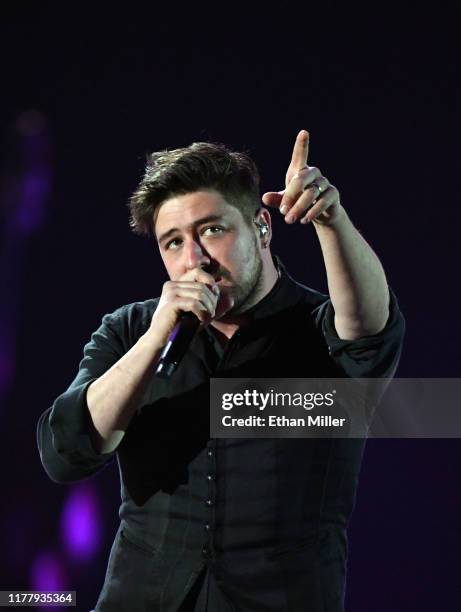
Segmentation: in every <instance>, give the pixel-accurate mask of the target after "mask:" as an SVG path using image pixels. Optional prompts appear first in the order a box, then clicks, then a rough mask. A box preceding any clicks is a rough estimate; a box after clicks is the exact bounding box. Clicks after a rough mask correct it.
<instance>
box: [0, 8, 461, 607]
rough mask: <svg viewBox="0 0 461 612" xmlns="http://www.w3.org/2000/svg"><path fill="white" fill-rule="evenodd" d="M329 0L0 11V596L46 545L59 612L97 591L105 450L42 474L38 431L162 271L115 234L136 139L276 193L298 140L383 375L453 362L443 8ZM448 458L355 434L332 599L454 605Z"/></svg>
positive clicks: (455, 90) (451, 183) (454, 234)
mask: <svg viewBox="0 0 461 612" xmlns="http://www.w3.org/2000/svg"><path fill="white" fill-rule="evenodd" d="M338 6H341V7H342V8H338ZM338 6H337V5H336V4H335V3H323V4H322V8H321V9H319V8H318V7H317V6H315V5H309V4H307V5H303V7H302V8H300V7H297V6H294V5H293V6H291V5H286V6H282V7H279V9H278V11H277V13H268V12H266V9H264V8H263V7H261V8H260V9H259V10H257V9H256V8H255V9H254V12H253V13H250V12H249V9H248V7H246V8H245V9H244V10H243V9H241V8H239V7H233V6H232V5H229V4H226V5H219V6H218V5H216V6H215V8H214V9H208V10H205V9H200V8H197V7H195V6H194V7H193V9H184V8H183V7H181V6H180V5H175V6H172V7H171V11H170V10H168V9H167V8H165V7H163V8H162V9H160V8H157V9H154V8H151V9H150V11H146V9H145V8H143V7H142V6H136V5H132V6H130V7H129V8H128V7H126V6H125V7H124V8H123V10H122V9H120V10H119V11H117V9H114V7H110V9H109V8H104V9H103V8H100V9H97V7H95V6H93V7H92V8H91V11H89V10H88V12H87V13H85V12H83V11H81V12H76V11H75V10H73V9H72V8H69V7H63V8H60V9H59V10H58V9H56V8H51V7H50V6H46V5H45V6H42V7H41V8H28V9H27V11H26V10H25V9H24V10H21V9H19V8H18V9H17V10H16V11H15V12H10V13H9V14H6V15H5V16H4V19H3V22H2V25H1V32H0V34H1V36H0V52H1V58H2V59H1V63H2V66H1V68H2V70H1V83H2V94H1V102H0V103H1V106H2V111H1V115H0V130H1V131H0V134H1V139H2V148H1V166H0V178H1V183H0V195H1V198H2V201H1V208H0V210H1V215H2V216H1V222H2V234H1V239H2V247H1V254H2V255H1V256H2V260H1V272H2V279H1V283H2V284H1V287H2V298H1V314H2V323H1V328H0V331H1V337H0V341H1V343H2V345H1V346H0V349H1V351H2V352H1V367H2V368H3V371H4V376H3V383H4V384H3V402H2V411H1V417H2V425H3V428H2V429H3V436H2V445H1V449H2V450H1V453H2V457H1V460H2V463H1V466H2V481H3V495H2V500H3V502H2V504H1V505H0V518H1V539H2V542H3V544H2V548H1V551H2V552H1V559H0V590H2V589H3V590H7V589H19V590H27V589H32V588H33V585H34V584H37V582H36V581H35V582H34V580H35V579H34V576H36V575H37V571H38V570H37V563H38V561H37V560H38V559H42V560H43V555H45V556H46V555H48V557H47V558H48V559H55V565H54V568H55V569H54V570H53V571H55V572H57V573H58V574H59V572H61V582H60V583H59V580H58V582H56V584H61V585H62V586H61V588H63V589H74V590H77V595H78V601H79V605H78V609H79V610H80V609H81V610H89V609H90V608H91V607H93V606H94V604H95V602H96V598H97V595H98V593H99V589H100V587H101V586H102V581H103V577H104V572H105V568H106V561H107V555H108V552H109V549H110V545H111V543H112V539H113V536H114V533H115V530H116V528H117V525H118V516H117V510H118V503H119V480H118V470H117V466H116V464H112V465H111V466H109V467H108V468H107V469H106V470H104V471H103V472H102V473H101V474H99V475H98V476H96V477H95V478H93V479H90V480H89V481H86V482H84V483H76V484H75V485H57V484H55V483H53V482H51V481H50V480H49V479H48V478H47V476H46V474H45V472H44V470H43V468H42V466H41V464H40V459H39V455H38V451H37V446H36V440H35V427H36V422H37V420H38V417H39V415H40V414H41V413H42V412H43V411H44V410H45V409H46V408H47V407H48V406H49V405H51V403H52V402H53V401H54V399H55V398H56V397H57V395H59V394H60V393H62V392H63V391H64V390H65V389H66V388H67V386H68V385H69V384H70V382H71V380H72V379H73V377H74V376H75V373H76V370H77V366H78V363H79V361H80V359H81V355H82V349H83V345H84V344H85V343H86V342H87V341H88V340H89V337H90V335H91V333H92V331H94V329H96V328H97V327H98V325H99V323H100V320H101V318H102V316H103V314H105V313H106V312H111V311H113V310H115V309H116V308H117V307H118V306H120V305H122V304H126V303H130V302H133V301H137V300H144V299H147V298H149V297H155V296H157V295H159V294H160V291H161V285H162V283H163V282H164V281H165V280H166V276H165V273H164V271H163V269H162V263H161V260H160V257H159V255H158V252H157V250H156V247H155V245H154V244H153V243H151V242H149V241H148V240H147V239H142V238H140V237H137V236H135V235H134V234H132V233H130V231H129V228H128V210H127V208H126V201H127V199H128V197H129V195H130V194H131V192H132V191H133V190H134V188H135V187H136V185H137V182H138V180H139V179H140V177H141V174H142V171H143V166H144V159H145V155H146V154H147V153H148V152H150V151H154V150H159V149H162V148H166V147H168V148H176V147H180V146H185V145H188V144H189V143H190V142H192V141H197V140H214V141H219V142H224V143H226V144H228V145H229V146H231V147H234V148H235V149H238V150H247V151H248V152H250V154H251V155H252V156H253V158H254V159H255V161H256V163H257V164H258V167H259V169H260V172H261V177H262V184H261V193H263V192H264V191H269V190H279V189H282V188H283V187H284V184H283V181H284V176H285V172H286V169H287V166H288V163H289V160H290V156H291V151H292V147H293V143H294V139H295V137H296V134H297V133H298V131H299V130H300V129H307V130H309V132H310V134H311V150H310V157H309V163H310V164H311V165H315V166H318V167H319V168H320V169H321V171H322V173H323V174H324V175H325V176H326V177H327V178H328V179H329V180H330V181H331V182H332V183H333V184H334V185H335V186H337V187H338V189H339V190H340V193H341V196H342V203H343V205H344V206H345V208H346V210H347V211H348V213H349V215H350V217H351V219H352V220H353V222H354V223H355V225H356V227H357V228H358V229H359V230H360V231H361V232H362V234H363V235H364V236H365V238H366V239H367V240H368V241H369V243H370V244H371V245H372V247H373V248H374V250H375V251H376V252H377V254H378V255H379V257H380V258H381V261H382V262H383V266H384V268H385V270H386V273H387V276H388V280H389V283H390V285H391V287H392V288H393V289H394V291H395V292H396V294H397V296H398V299H399V303H400V306H401V309H402V311H403V313H404V315H405V318H406V322H407V335H406V342H405V347H404V353H403V356H402V359H401V363H400V367H399V370H398V375H399V376H400V377H434V378H435V377H457V376H459V371H460V357H459V343H460V319H459V313H460V302H461V300H460V297H459V288H458V286H459V277H460V275H459V264H460V256H459V244H460V240H461V236H460V232H459V221H460V214H459V189H458V181H459V165H458V161H459V155H458V152H459V131H458V130H457V127H458V126H457V119H458V116H457V114H456V110H457V106H458V100H459V75H458V66H459V59H460V49H459V43H458V40H459V33H458V30H457V24H458V16H457V15H456V12H455V10H454V9H451V8H447V6H449V5H447V6H445V7H444V8H443V9H440V8H439V9H437V11H435V10H432V9H427V10H426V11H425V10H424V9H422V8H421V7H420V6H419V7H418V8H417V9H410V8H408V7H407V8H405V7H403V8H402V6H400V8H396V7H392V6H390V5H389V4H386V5H384V4H370V5H368V8H364V9H363V10H361V11H359V10H357V9H351V8H350V7H347V8H346V6H345V5H344V6H343V5H339V4H338ZM415 6H416V5H415ZM34 168H35V175H34V176H35V183H34V176H32V179H30V176H29V175H28V172H32V174H33V173H34ZM31 169H32V170H31ZM28 176H29V179H30V180H29V179H28V178H27V177H28ZM37 176H38V178H37ZM40 177H41V178H40ZM28 180H29V183H27V181H28ZM31 181H32V188H31V189H32V192H33V194H35V195H34V197H35V200H34V201H36V204H35V205H33V206H32V208H27V206H28V203H30V202H29V200H28V199H27V193H26V196H24V190H22V191H21V189H22V187H21V186H24V185H25V184H29V186H30V184H31ZM34 185H35V187H34ZM26 191H27V190H26ZM21 194H22V195H21ZM21 198H22V199H21ZM32 199H33V198H32ZM21 202H22V206H23V209H22V211H23V212H21V211H20V210H19V209H20V206H21ZM34 206H35V208H34ZM18 211H19V212H18ZM276 213H277V211H275V212H272V217H273V219H274V233H275V236H274V239H273V243H272V247H273V248H272V251H273V252H275V253H277V254H278V255H280V257H281V258H282V261H283V262H284V263H285V265H286V266H287V268H288V270H289V271H290V273H291V275H292V276H294V277H295V278H296V279H297V280H299V281H301V282H303V283H304V284H307V285H309V286H311V287H314V288H316V289H319V290H321V291H325V292H326V291H327V285H326V277H325V272H324V267H323V262H322V257H321V251H320V248H319V245H318V241H317V238H316V235H315V231H314V229H313V228H312V227H310V226H307V227H302V226H299V225H296V226H287V225H286V224H284V223H283V222H282V220H281V218H279V217H280V215H279V214H278V213H277V214H276ZM15 219H16V221H15ZM18 219H19V220H20V221H18ZM21 219H22V221H21ZM5 372H6V374H5ZM460 462H461V444H460V442H459V440H456V439H454V440H446V439H445V440H374V441H370V442H369V443H368V446H367V452H366V456H365V461H364V464H363V468H362V479H361V483H360V487H359V494H358V500H357V506H356V510H355V512H354V514H353V518H352V521H351V524H350V529H349V534H350V550H349V565H348V590H347V600H346V609H347V610H351V611H352V610H353V611H354V612H365V611H369V610H371V609H372V610H373V611H374V612H388V611H389V610H397V611H404V610H405V611H406V610H421V611H426V610H427V611H429V610H440V609H443V610H457V609H459V601H460V596H461V589H460V586H459V548H460V528H459V516H460V514H461V493H460V477H459V464H460ZM78 487H86V489H85V490H86V491H87V492H88V490H90V491H92V494H93V495H94V500H95V502H94V503H95V508H96V510H95V513H96V514H97V515H98V517H99V519H98V520H99V523H98V524H99V525H100V528H101V529H102V532H101V533H102V539H101V541H100V545H99V547H96V549H95V552H94V554H93V555H92V556H89V557H88V558H86V559H84V560H80V561H78V560H76V559H74V558H72V556H71V555H69V554H68V553H66V550H65V547H64V545H63V541H62V536H61V535H60V531H59V524H60V521H61V519H62V516H61V514H62V509H63V507H64V505H65V504H66V500H68V498H69V496H71V495H72V494H73V493H75V491H79V490H83V489H81V488H80V489H79V488H78ZM51 565H52V564H51ZM56 567H57V568H58V569H56ZM50 571H51V570H50Z"/></svg>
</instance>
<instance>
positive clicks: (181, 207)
mask: <svg viewBox="0 0 461 612" xmlns="http://www.w3.org/2000/svg"><path fill="white" fill-rule="evenodd" d="M211 215H216V216H220V217H222V218H223V219H225V220H227V221H238V220H239V219H243V217H242V215H241V213H240V211H239V210H237V208H235V206H232V205H231V204H228V203H227V202H226V200H225V199H224V197H223V196H222V195H221V194H220V193H219V192H217V191H214V190H203V191H194V192H193V193H186V194H184V195H178V196H174V197H172V198H169V199H168V200H165V202H163V203H162V204H161V205H160V206H159V208H158V209H157V210H156V211H155V214H154V228H155V233H156V235H157V236H159V235H160V234H163V233H164V232H167V231H169V230H171V229H172V228H178V229H181V228H185V227H187V226H190V225H191V224H193V223H195V222H196V221H198V220H199V219H201V218H202V217H207V216H211Z"/></svg>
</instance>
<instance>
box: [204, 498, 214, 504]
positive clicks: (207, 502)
mask: <svg viewBox="0 0 461 612" xmlns="http://www.w3.org/2000/svg"><path fill="white" fill-rule="evenodd" d="M205 503H206V505H207V506H212V505H213V500H212V499H207V500H206V502H205Z"/></svg>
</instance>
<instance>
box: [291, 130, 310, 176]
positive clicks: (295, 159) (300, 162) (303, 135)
mask: <svg viewBox="0 0 461 612" xmlns="http://www.w3.org/2000/svg"><path fill="white" fill-rule="evenodd" d="M308 157H309V132H308V131H307V130H301V131H300V132H299V134H298V135H297V137H296V142H295V146H294V148H293V155H292V157H291V166H292V168H295V169H296V170H301V168H304V166H307V158H308Z"/></svg>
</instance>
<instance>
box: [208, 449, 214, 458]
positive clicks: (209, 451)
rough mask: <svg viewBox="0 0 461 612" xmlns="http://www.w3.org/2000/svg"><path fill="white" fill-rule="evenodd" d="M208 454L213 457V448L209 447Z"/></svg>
mask: <svg viewBox="0 0 461 612" xmlns="http://www.w3.org/2000/svg"><path fill="white" fill-rule="evenodd" d="M207 455H208V457H213V451H212V450H211V448H209V449H208V452H207Z"/></svg>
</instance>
